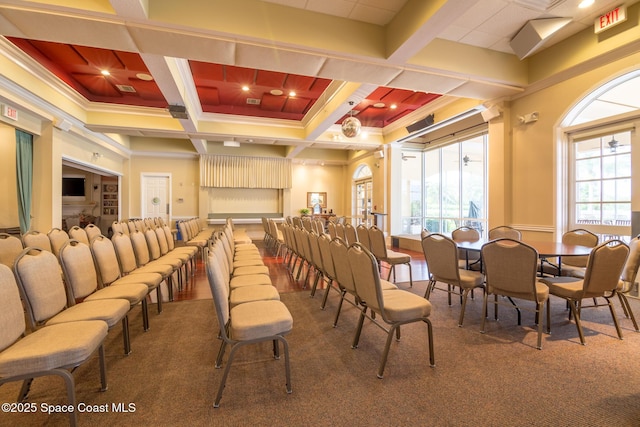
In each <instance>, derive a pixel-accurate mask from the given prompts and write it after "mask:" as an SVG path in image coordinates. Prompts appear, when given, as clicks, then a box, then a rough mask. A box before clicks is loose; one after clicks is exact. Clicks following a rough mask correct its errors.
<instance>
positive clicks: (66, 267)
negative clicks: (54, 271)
mask: <svg viewBox="0 0 640 427" xmlns="http://www.w3.org/2000/svg"><path fill="white" fill-rule="evenodd" d="M59 258H60V265H61V266H62V272H63V273H64V279H65V283H66V285H67V295H69V298H70V304H69V305H73V302H72V301H75V300H81V299H83V298H85V297H87V296H89V295H91V294H92V293H94V292H95V291H97V290H98V275H97V274H96V269H95V266H94V264H93V255H91V249H90V248H89V246H87V245H85V244H84V243H80V242H78V241H77V240H69V241H68V242H67V243H65V244H64V245H63V246H62V248H60V257H59Z"/></svg>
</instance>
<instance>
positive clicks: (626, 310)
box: [618, 293, 640, 332]
mask: <svg viewBox="0 0 640 427" xmlns="http://www.w3.org/2000/svg"><path fill="white" fill-rule="evenodd" d="M618 298H619V299H620V305H622V309H623V310H624V314H625V315H626V316H627V317H629V318H630V319H631V322H633V327H634V328H635V329H636V332H640V329H638V322H636V316H634V314H633V310H631V305H630V304H629V300H628V299H627V296H626V295H623V294H622V293H618Z"/></svg>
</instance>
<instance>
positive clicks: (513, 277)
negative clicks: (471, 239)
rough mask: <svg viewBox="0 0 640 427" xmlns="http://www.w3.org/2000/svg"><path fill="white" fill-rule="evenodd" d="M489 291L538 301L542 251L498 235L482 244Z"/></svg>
mask: <svg viewBox="0 0 640 427" xmlns="http://www.w3.org/2000/svg"><path fill="white" fill-rule="evenodd" d="M482 260H483V265H484V271H485V277H486V283H487V292H488V293H490V294H496V295H505V296H511V297H514V298H520V299H525V300H529V301H537V299H536V281H537V278H536V274H537V269H538V251H536V250H535V249H534V248H532V247H531V246H529V245H527V244H525V243H522V242H520V241H518V240H512V239H498V240H492V241H490V242H488V243H485V244H484V245H483V246H482Z"/></svg>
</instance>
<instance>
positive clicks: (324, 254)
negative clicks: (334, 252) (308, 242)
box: [318, 234, 336, 279]
mask: <svg viewBox="0 0 640 427" xmlns="http://www.w3.org/2000/svg"><path fill="white" fill-rule="evenodd" d="M331 240H332V239H330V238H329V237H327V235H326V234H323V235H322V236H319V237H318V248H319V249H320V256H321V258H322V267H323V268H324V272H325V274H326V275H327V276H329V278H330V279H335V277H336V269H335V267H334V265H333V257H332V256H331Z"/></svg>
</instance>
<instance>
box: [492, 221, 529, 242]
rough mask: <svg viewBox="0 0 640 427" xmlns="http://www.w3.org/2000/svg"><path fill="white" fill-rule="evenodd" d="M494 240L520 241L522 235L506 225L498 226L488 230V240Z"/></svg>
mask: <svg viewBox="0 0 640 427" xmlns="http://www.w3.org/2000/svg"><path fill="white" fill-rule="evenodd" d="M496 239H512V240H522V233H521V232H520V230H517V229H515V228H513V227H509V226H508V225H500V226H498V227H494V228H492V229H491V230H489V240H496Z"/></svg>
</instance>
